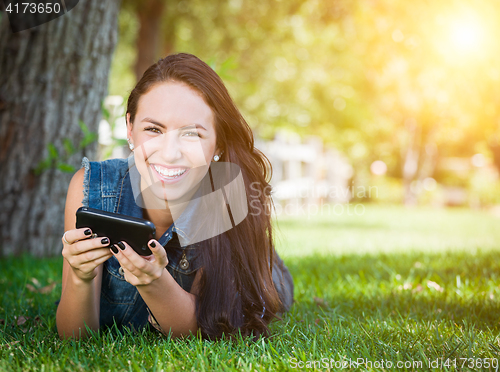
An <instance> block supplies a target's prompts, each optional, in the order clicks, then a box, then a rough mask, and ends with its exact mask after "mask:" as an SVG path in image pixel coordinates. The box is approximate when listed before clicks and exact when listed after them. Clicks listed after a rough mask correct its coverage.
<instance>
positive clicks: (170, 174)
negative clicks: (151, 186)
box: [152, 164, 189, 180]
mask: <svg viewBox="0 0 500 372" xmlns="http://www.w3.org/2000/svg"><path fill="white" fill-rule="evenodd" d="M152 167H153V168H154V170H155V171H156V172H157V173H158V174H159V175H160V176H162V177H164V178H166V179H168V180H175V179H176V178H179V177H180V176H182V175H183V174H184V173H186V172H187V171H188V169H189V168H174V169H167V168H163V167H159V166H157V165H154V164H152Z"/></svg>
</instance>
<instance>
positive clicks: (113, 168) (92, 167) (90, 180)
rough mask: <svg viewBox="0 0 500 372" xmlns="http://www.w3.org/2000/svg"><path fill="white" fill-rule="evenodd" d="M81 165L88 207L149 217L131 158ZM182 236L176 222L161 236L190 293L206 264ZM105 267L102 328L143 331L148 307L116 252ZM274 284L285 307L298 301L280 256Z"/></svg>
mask: <svg viewBox="0 0 500 372" xmlns="http://www.w3.org/2000/svg"><path fill="white" fill-rule="evenodd" d="M82 167H84V168H85V173H84V181H83V188H84V198H83V202H82V204H83V206H86V207H90V208H96V209H100V210H104V211H107V212H113V213H119V214H123V215H127V216H132V217H139V218H144V217H143V211H144V210H143V209H142V208H141V207H139V206H138V205H137V204H136V202H135V200H134V194H133V191H132V185H131V179H130V174H129V165H128V160H127V159H109V160H105V161H102V162H91V161H89V159H88V158H86V157H84V158H83V159H82ZM177 234H182V231H179V230H177V229H176V227H175V226H174V224H172V225H171V226H170V227H169V228H168V229H167V231H166V232H165V233H164V234H163V235H162V236H161V237H159V238H158V237H157V238H156V240H157V241H158V242H159V243H160V244H161V245H162V246H164V247H165V250H166V252H167V257H168V265H167V267H166V268H167V270H168V272H169V273H170V275H172V277H173V278H174V280H175V281H176V282H177V283H178V284H179V285H180V286H181V287H182V288H183V289H184V290H185V291H187V292H189V291H190V289H191V286H192V284H193V281H194V278H195V275H196V271H197V270H198V269H199V268H200V266H201V264H202V263H201V260H200V259H199V254H198V248H199V247H200V245H199V244H198V243H195V244H192V245H188V246H186V247H181V245H180V242H179V239H178V237H177ZM275 256H277V255H275ZM103 266H104V269H103V275H102V285H101V299H100V315H99V322H100V326H101V327H102V326H104V327H106V326H113V323H114V322H116V324H117V326H118V327H119V328H121V327H123V326H128V327H132V328H135V329H140V328H141V327H143V326H145V325H146V324H147V323H148V315H149V313H148V308H147V306H146V304H145V302H144V300H143V299H142V297H141V296H140V294H139V292H138V290H137V289H136V288H135V287H134V286H133V285H132V284H130V283H128V282H127V281H125V278H124V276H123V273H122V270H120V269H121V268H120V264H119V262H118V260H117V259H116V258H115V257H114V256H112V257H111V258H110V259H108V260H107V261H106V262H104V264H103ZM273 282H274V284H275V286H276V290H277V291H278V294H279V297H280V299H281V302H282V303H283V308H282V310H283V311H287V310H288V309H289V308H290V306H291V305H292V302H293V280H292V277H291V275H290V273H289V272H288V269H287V268H286V267H285V266H284V264H283V261H282V260H281V259H280V258H279V257H277V260H276V264H275V265H274V266H273Z"/></svg>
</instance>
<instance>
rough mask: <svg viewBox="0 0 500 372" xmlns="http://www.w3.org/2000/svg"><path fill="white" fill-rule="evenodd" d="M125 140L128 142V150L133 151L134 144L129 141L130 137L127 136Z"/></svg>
mask: <svg viewBox="0 0 500 372" xmlns="http://www.w3.org/2000/svg"><path fill="white" fill-rule="evenodd" d="M127 142H128V147H129V149H130V151H134V144H133V143H130V138H127Z"/></svg>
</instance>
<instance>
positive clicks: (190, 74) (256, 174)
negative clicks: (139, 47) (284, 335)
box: [56, 54, 293, 338]
mask: <svg viewBox="0 0 500 372" xmlns="http://www.w3.org/2000/svg"><path fill="white" fill-rule="evenodd" d="M126 117H127V130H128V141H129V145H130V148H131V150H132V154H131V156H130V157H129V159H111V160H106V161H103V162H90V161H89V160H88V159H87V158H84V159H83V161H82V168H81V169H80V170H79V171H77V172H76V173H75V175H74V176H73V178H72V180H71V182H70V185H69V188H68V194H67V199H66V209H65V231H66V232H65V233H64V235H63V238H62V241H63V251H62V255H63V257H64V265H63V280H62V294H61V299H60V302H59V305H58V309H57V317H56V318H57V319H56V320H57V329H58V332H59V335H60V336H61V337H77V338H78V337H81V336H84V335H86V334H87V328H86V327H88V328H90V329H93V330H96V329H98V328H99V327H102V326H113V325H114V324H116V325H117V326H118V327H124V326H128V327H132V328H135V329H139V328H141V327H143V326H145V325H147V324H148V323H150V324H152V325H153V326H154V327H155V328H156V329H158V330H160V331H161V332H163V333H164V334H168V333H169V332H171V334H172V335H173V336H180V335H187V334H190V333H196V332H197V331H199V332H201V334H202V335H203V336H204V337H209V338H217V337H221V336H222V335H223V334H226V335H229V334H236V333H240V332H241V334H243V335H253V336H258V335H260V334H264V335H266V334H268V324H269V322H270V321H271V320H272V319H273V318H275V317H276V314H277V313H279V312H283V311H287V310H288V309H289V308H290V306H291V304H292V302H293V281H292V278H291V276H290V274H289V272H288V270H287V268H286V267H285V266H284V265H283V262H282V261H281V259H280V258H279V257H278V255H277V254H276V252H275V251H274V246H273V235H272V228H271V221H270V213H269V212H270V210H271V208H270V206H271V199H270V187H269V183H268V182H269V179H270V172H269V169H270V164H269V162H268V160H267V158H266V157H265V156H264V155H263V154H262V153H261V152H259V150H257V149H256V148H255V147H254V142H253V136H252V132H251V130H250V128H249V126H248V124H247V123H246V122H245V120H244V119H243V117H242V116H241V114H240V112H239V111H238V109H237V108H236V106H235V105H234V103H233V101H232V99H231V98H230V96H229V93H228V92H227V90H226V88H225V86H224V84H223V83H222V80H221V79H220V78H219V76H218V75H217V74H216V73H215V72H214V71H213V70H212V69H211V68H210V67H209V66H208V65H207V64H205V63H204V62H202V61H201V60H200V59H198V58H197V57H195V56H193V55H190V54H177V55H171V56H168V57H166V58H164V59H161V60H159V61H158V62H157V63H155V64H154V65H152V66H151V67H149V68H148V69H147V70H146V72H145V73H144V75H143V76H142V78H141V80H140V81H139V82H138V83H137V85H136V87H135V88H134V89H133V90H132V92H131V94H130V97H129V99H128V102H127V115H126ZM223 164H226V165H227V166H226V167H222V168H220V167H221V166H222V165H223ZM217 167H219V168H218V169H219V170H220V169H222V170H221V171H219V172H218V173H217ZM228 170H229V171H228ZM231 172H232V173H233V174H232V175H231V176H230V177H229V178H224V174H226V175H227V174H229V173H231ZM207 180H208V181H207ZM238 180H239V183H238V182H237V181H238ZM207 184H208V185H211V190H210V191H211V192H207V193H204V194H203V193H202V194H200V190H202V189H204V186H203V185H207ZM235 185H236V186H238V185H239V186H240V187H235ZM231 187H232V189H231ZM209 188H210V187H209ZM212 191H213V192H212ZM81 206H88V207H91V208H96V209H101V210H105V211H109V212H114V213H120V214H124V215H129V216H133V217H141V218H144V219H147V220H149V221H151V222H153V223H154V225H155V226H156V233H157V235H156V236H157V237H160V238H159V239H158V240H156V239H152V240H151V241H150V242H149V247H150V249H151V251H152V255H150V256H140V255H138V254H137V253H136V252H135V251H134V250H133V249H132V248H131V247H130V246H129V245H128V244H127V243H126V242H120V243H118V246H111V247H110V246H109V239H108V238H107V237H105V236H99V237H95V234H93V232H92V231H91V230H90V229H89V228H81V229H75V221H76V217H75V213H76V210H77V209H78V208H79V207H81ZM193 206H194V207H193ZM225 211H226V212H225Z"/></svg>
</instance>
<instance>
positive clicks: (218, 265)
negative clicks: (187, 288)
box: [127, 53, 280, 338]
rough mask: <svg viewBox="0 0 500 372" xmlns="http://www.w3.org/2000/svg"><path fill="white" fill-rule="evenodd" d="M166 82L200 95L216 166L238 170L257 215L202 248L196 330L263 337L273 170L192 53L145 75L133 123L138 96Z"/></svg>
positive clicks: (268, 308)
mask: <svg viewBox="0 0 500 372" xmlns="http://www.w3.org/2000/svg"><path fill="white" fill-rule="evenodd" d="M169 81H172V82H180V83H184V84H186V85H188V86H190V87H191V88H193V89H195V90H196V91H198V92H199V93H201V95H202V96H203V98H204V99H205V102H206V103H207V104H208V105H209V106H210V108H211V109H212V111H213V113H214V117H215V130H216V137H217V143H216V147H217V148H219V149H221V150H223V154H222V158H221V160H222V161H225V162H230V163H234V164H236V165H238V166H239V167H240V169H241V172H242V175H243V179H244V182H245V189H246V194H247V203H248V210H249V211H250V210H253V211H255V210H258V211H259V212H260V213H249V214H248V215H247V216H246V218H245V219H244V220H243V221H242V222H241V223H239V224H238V225H237V226H235V227H233V228H232V229H230V230H228V231H227V232H225V233H223V234H220V235H218V236H216V237H214V238H211V239H208V240H206V241H204V242H202V243H203V249H201V252H200V254H201V257H202V259H203V268H202V274H201V280H200V286H199V296H198V299H197V303H196V314H197V322H198V327H199V329H200V331H201V333H202V335H203V336H205V337H208V338H219V337H221V336H222V335H223V334H226V335H235V334H237V333H239V332H241V334H242V335H243V336H245V335H252V334H253V336H254V337H258V336H259V335H261V334H262V335H268V333H269V329H268V324H269V322H270V321H271V320H272V319H273V318H274V317H275V316H276V312H277V311H278V310H279V306H280V301H279V297H278V294H277V292H276V289H275V287H274V284H273V280H272V263H273V258H274V255H273V253H274V246H273V235H272V226H271V218H270V213H269V212H270V211H271V207H272V201H271V198H270V190H271V187H270V186H269V181H270V179H271V172H272V171H271V169H272V168H271V164H270V162H269V160H268V159H267V158H266V156H265V155H264V154H263V153H262V152H260V151H259V150H257V149H256V148H255V147H254V139H253V134H252V131H251V129H250V127H249V126H248V124H247V122H246V121H245V119H244V118H243V116H242V115H241V113H240V112H239V110H238V109H237V107H236V105H235V104H234V102H233V100H232V99H231V97H230V95H229V93H228V91H227V89H226V87H225V86H224V83H223V82H222V80H221V79H220V77H219V76H218V75H217V74H216V73H215V71H214V70H212V69H211V68H210V67H209V66H208V65H207V64H206V63H205V62H203V61H201V60H200V59H199V58H197V57H195V56H193V55H191V54H185V53H179V54H175V55H169V56H167V57H165V58H163V59H160V60H159V61H158V62H157V63H155V64H153V65H152V66H150V67H149V68H148V69H147V70H146V72H144V74H143V76H142V78H141V79H140V81H139V82H138V83H137V85H136V86H135V88H134V89H133V90H132V92H131V93H130V96H129V99H128V102H127V113H130V121H131V122H133V121H134V119H135V115H136V112H137V106H138V102H139V99H140V97H141V96H142V95H143V94H145V93H147V92H148V91H149V90H150V89H151V88H152V87H153V86H154V85H156V84H158V83H165V82H169ZM250 185H251V188H252V191H254V192H253V193H251V192H250ZM250 206H252V209H251V208H250Z"/></svg>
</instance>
